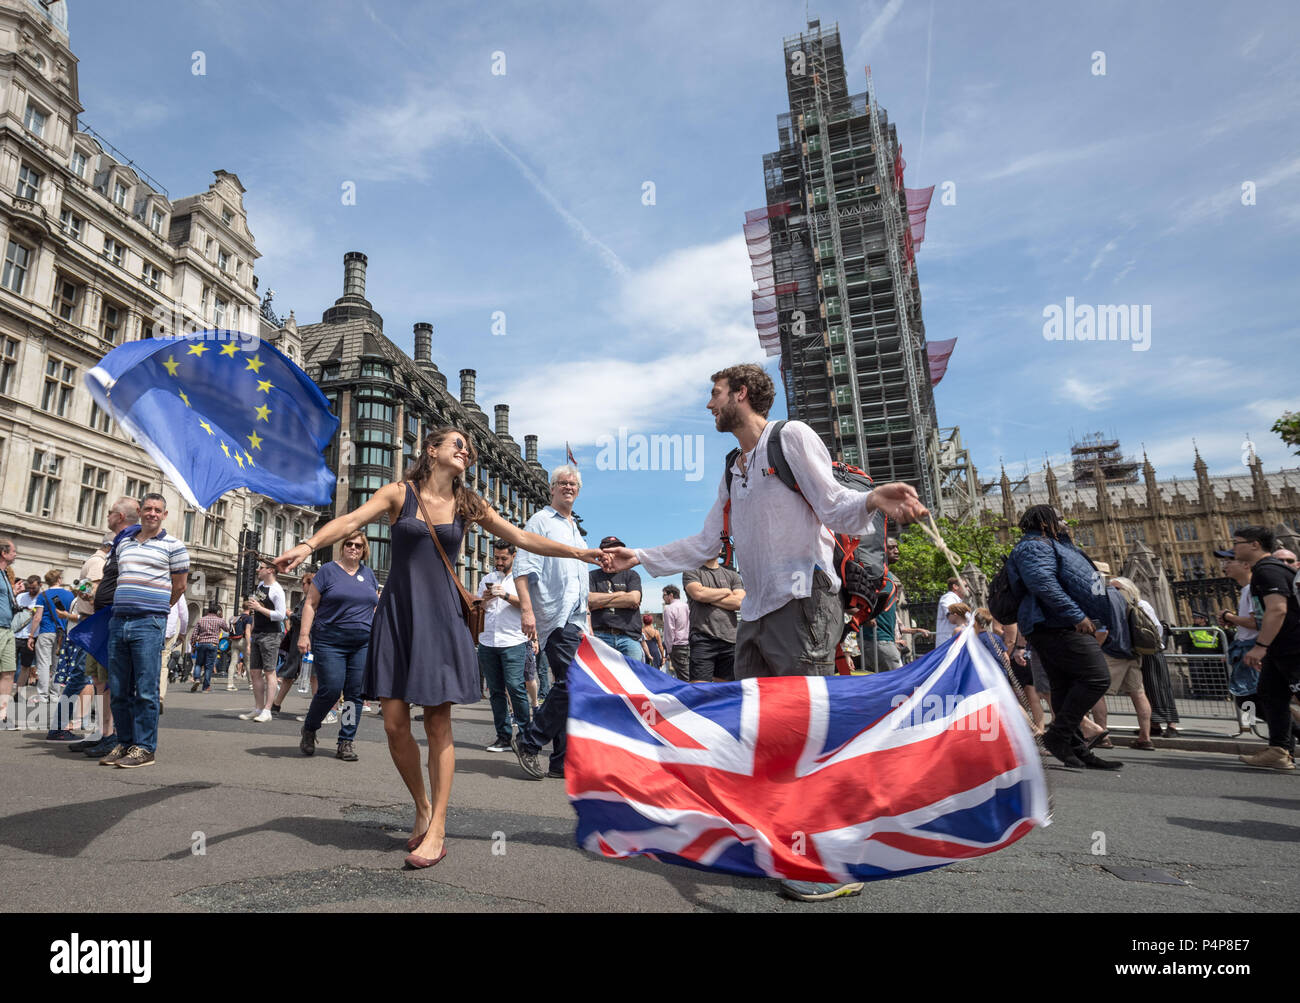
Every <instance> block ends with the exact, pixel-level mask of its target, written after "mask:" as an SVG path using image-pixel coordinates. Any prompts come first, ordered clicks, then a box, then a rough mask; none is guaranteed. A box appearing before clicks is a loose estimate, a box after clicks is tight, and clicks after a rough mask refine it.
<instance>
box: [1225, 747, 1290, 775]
mask: <svg viewBox="0 0 1300 1003" xmlns="http://www.w3.org/2000/svg"><path fill="white" fill-rule="evenodd" d="M1239 758H1240V759H1241V761H1242V762H1243V763H1245V764H1246V765H1247V766H1258V767H1259V768H1260V769H1265V770H1294V769H1295V760H1294V759H1293V758H1292V756H1291V753H1289V752H1287V751H1286V749H1283V748H1282V747H1281V746H1278V745H1270V746H1269V747H1268V748H1267V749H1265V750H1264V751H1263V752H1257V753H1255V754H1254V755H1253V756H1241V757H1239Z"/></svg>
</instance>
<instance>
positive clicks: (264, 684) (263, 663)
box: [239, 564, 289, 724]
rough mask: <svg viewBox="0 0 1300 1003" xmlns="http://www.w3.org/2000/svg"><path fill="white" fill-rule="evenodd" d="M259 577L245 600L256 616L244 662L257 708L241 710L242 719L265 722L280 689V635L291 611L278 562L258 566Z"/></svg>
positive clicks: (248, 632)
mask: <svg viewBox="0 0 1300 1003" xmlns="http://www.w3.org/2000/svg"><path fill="white" fill-rule="evenodd" d="M257 578H258V583H257V588H256V589H254V590H253V594H252V595H251V596H250V597H249V598H248V600H247V601H246V602H245V604H244V612H246V613H248V614H250V615H251V616H252V620H251V621H250V622H249V624H248V626H247V627H245V628H244V632H245V638H246V641H247V643H246V644H245V651H246V654H245V657H244V664H245V665H246V666H247V667H248V676H249V681H250V682H251V683H252V684H253V709H252V710H251V711H248V712H247V713H245V714H240V715H239V719H240V720H241V721H253V722H256V723H257V724H265V723H266V722H267V721H270V720H271V719H272V715H271V704H273V703H274V702H275V694H276V692H277V691H278V689H279V686H278V684H277V682H276V676H275V672H276V669H278V668H279V664H280V638H281V637H282V636H283V634H284V621H285V620H286V619H287V618H288V615H289V613H288V609H287V608H286V606H285V599H284V589H283V587H281V585H280V583H279V582H277V581H276V580H275V579H276V570H275V565H273V564H263V565H262V566H261V567H260V568H258V569H257Z"/></svg>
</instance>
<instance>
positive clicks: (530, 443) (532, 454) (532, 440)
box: [524, 435, 537, 463]
mask: <svg viewBox="0 0 1300 1003" xmlns="http://www.w3.org/2000/svg"><path fill="white" fill-rule="evenodd" d="M524 462H526V463H536V462H537V436H535V435H525V436H524Z"/></svg>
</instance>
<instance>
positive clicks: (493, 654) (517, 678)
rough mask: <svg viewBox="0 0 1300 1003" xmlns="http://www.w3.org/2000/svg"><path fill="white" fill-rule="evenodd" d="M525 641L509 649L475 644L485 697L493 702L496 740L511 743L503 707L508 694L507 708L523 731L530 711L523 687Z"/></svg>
mask: <svg viewBox="0 0 1300 1003" xmlns="http://www.w3.org/2000/svg"><path fill="white" fill-rule="evenodd" d="M527 647H528V642H527V641H525V642H524V643H523V644H514V645H511V646H510V647H508V648H493V647H491V646H490V645H487V644H480V645H479V646H478V667H479V671H480V672H482V673H483V678H484V680H486V681H487V688H488V699H489V700H490V701H491V703H492V722H493V723H494V724H495V725H496V729H497V741H498V742H500V743H502V744H503V745H509V744H510V736H511V729H510V715H509V713H508V712H507V710H506V695H507V694H509V696H510V709H511V710H513V711H514V714H515V724H517V725H518V726H519V730H520V731H522V730H523V729H524V728H527V727H528V722H529V720H531V718H532V714H531V712H530V711H529V708H528V691H527V690H526V689H525V688H524V650H525V649H526V648H527Z"/></svg>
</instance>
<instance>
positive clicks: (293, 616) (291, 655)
mask: <svg viewBox="0 0 1300 1003" xmlns="http://www.w3.org/2000/svg"><path fill="white" fill-rule="evenodd" d="M362 539H363V541H364V539H365V537H364V536H363V537H362ZM365 549H366V557H365V559H366V560H369V557H370V544H369V543H366V545H365ZM314 579H315V575H313V574H312V573H311V572H310V571H308V572H307V573H306V574H304V575H303V576H302V598H301V599H299V600H298V605H297V606H296V607H295V608H294V609H293V610H292V611H291V612H290V613H289V618H288V621H287V623H288V629H287V630H286V631H285V632H284V636H283V637H281V638H280V664H279V666H278V667H277V668H276V670H275V678H276V692H275V699H274V700H272V701H271V716H272V717H275V716H276V715H278V714H280V713H281V710H280V708H281V707H282V706H283V704H284V701H285V700H286V699H288V697H289V693H290V692H291V691H292V690H293V684H294V682H295V681H296V680H297V679H298V676H299V675H300V674H301V672H302V668H303V665H302V654H303V653H302V652H301V651H300V650H299V648H298V641H299V639H300V637H301V636H302V611H303V607H304V606H306V605H307V595H308V593H309V592H310V591H311V583H312V581H313V580H314ZM308 675H310V677H311V678H310V681H309V685H310V688H311V692H312V693H313V694H314V693H315V692H316V676H315V674H314V673H311V672H309V673H308ZM330 713H333V712H332V711H331V712H330ZM335 720H337V718H336V719H335ZM324 723H325V724H333V723H334V721H331V720H330V719H329V716H328V715H327V716H326V718H325V722H324Z"/></svg>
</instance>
